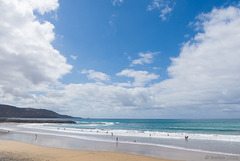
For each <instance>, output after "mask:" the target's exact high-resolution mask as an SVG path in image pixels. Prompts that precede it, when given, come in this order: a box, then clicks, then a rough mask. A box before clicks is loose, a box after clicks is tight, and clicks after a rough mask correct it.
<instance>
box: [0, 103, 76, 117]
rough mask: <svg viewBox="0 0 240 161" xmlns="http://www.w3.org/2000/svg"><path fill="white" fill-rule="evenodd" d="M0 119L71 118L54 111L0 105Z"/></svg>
mask: <svg viewBox="0 0 240 161" xmlns="http://www.w3.org/2000/svg"><path fill="white" fill-rule="evenodd" d="M0 117H5V118H13V117H15V118H72V117H71V116H67V115H60V114H58V113H56V112H54V111H51V110H46V109H35V108H18V107H15V106H10V105H3V104H0Z"/></svg>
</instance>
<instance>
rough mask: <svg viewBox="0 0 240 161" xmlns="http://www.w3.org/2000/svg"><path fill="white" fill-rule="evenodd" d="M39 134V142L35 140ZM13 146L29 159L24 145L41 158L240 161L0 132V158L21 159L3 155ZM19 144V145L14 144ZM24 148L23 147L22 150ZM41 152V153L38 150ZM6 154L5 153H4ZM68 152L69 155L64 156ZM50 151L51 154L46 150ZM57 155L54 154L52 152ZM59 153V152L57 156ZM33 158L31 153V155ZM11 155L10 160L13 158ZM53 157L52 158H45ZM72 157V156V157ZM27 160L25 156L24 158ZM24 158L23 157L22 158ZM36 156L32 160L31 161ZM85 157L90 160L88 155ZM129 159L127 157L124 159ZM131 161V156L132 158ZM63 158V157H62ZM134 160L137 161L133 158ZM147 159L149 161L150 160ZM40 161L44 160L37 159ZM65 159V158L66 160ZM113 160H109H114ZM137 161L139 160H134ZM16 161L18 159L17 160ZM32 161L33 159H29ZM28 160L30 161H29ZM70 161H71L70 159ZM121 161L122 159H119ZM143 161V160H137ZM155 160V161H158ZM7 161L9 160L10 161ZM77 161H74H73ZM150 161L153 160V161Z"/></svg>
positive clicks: (185, 152)
mask: <svg viewBox="0 0 240 161" xmlns="http://www.w3.org/2000/svg"><path fill="white" fill-rule="evenodd" d="M36 134H37V138H36ZM10 143H11V144H12V148H13V149H15V150H13V151H17V150H16V149H18V150H23V151H21V154H27V156H28V153H29V151H28V149H23V148H21V146H22V144H21V143H23V144H24V145H29V146H30V147H29V146H27V147H28V148H29V149H32V148H31V145H32V146H37V147H38V148H37V149H38V150H37V151H36V152H35V153H36V155H37V156H41V155H42V154H41V153H38V152H41V151H42V150H41V148H40V147H42V148H49V151H51V149H52V150H54V149H61V150H63V152H61V153H68V152H70V151H77V152H85V153H86V154H89V153H91V154H95V153H96V154H98V155H100V153H101V155H105V156H106V155H108V153H109V154H112V153H113V154H115V153H116V154H118V155H120V154H126V155H128V154H129V155H131V156H132V155H137V156H139V157H140V158H141V157H143V158H145V159H144V160H147V161H148V159H149V158H154V159H157V160H159V161H161V160H164V159H165V160H186V161H204V160H205V161H207V160H219V159H221V160H223V161H227V160H234V161H235V160H240V157H239V156H234V155H224V154H214V153H205V152H194V151H187V150H179V149H174V148H166V147H156V146H147V145H141V144H139V145H138V144H127V143H121V142H119V143H118V144H116V143H115V142H103V141H94V140H86V139H80V138H74V137H68V136H56V135H50V134H42V133H27V132H23V131H22V132H19V131H10V132H8V131H4V130H3V131H2V132H0V145H1V146H0V147H1V148H2V149H1V148H0V154H1V156H5V155H6V154H11V155H12V156H18V155H19V153H20V152H19V153H16V154H15V153H11V152H13V151H11V149H9V150H10V151H5V152H7V153H5V154H3V153H2V152H4V145H5V146H9V145H10ZM15 143H17V144H15ZM20 144H21V146H20ZM39 148H40V149H39ZM5 150H6V149H5ZM64 150H66V152H64ZM47 151H48V150H47ZM77 152H75V153H74V154H73V153H71V154H72V155H74V156H78V154H77ZM53 153H54V151H53ZM55 153H56V152H55ZM58 153H60V152H58ZM30 154H32V153H30ZM11 155H10V156H11ZM46 155H49V156H51V155H52V154H46ZM69 155H70V154H69ZM98 155H96V158H97V159H99V157H98ZM24 156H25V155H24ZM21 157H23V156H21ZM31 157H34V156H29V158H31ZM51 157H52V160H54V159H55V160H56V159H57V160H58V158H54V157H56V156H54V155H52V156H51ZM86 157H89V156H87V155H86ZM125 157H127V156H125ZM129 157H130V156H129ZM63 158H64V156H63ZM113 158H114V159H115V158H117V156H114V157H113ZM130 158H131V159H133V160H134V158H132V157H130ZM147 158H148V159H147ZM37 159H44V158H35V159H34V161H35V160H37ZM65 159H66V158H65ZM114 159H110V160H114ZM135 159H136V158H135ZM14 160H15V159H14ZM29 160H31V159H29ZM29 160H28V161H29ZM45 160H51V159H49V158H48V159H45ZM59 160H60V159H59ZM68 160H69V159H68ZM86 160H87V159H86ZM118 160H121V157H120V159H118ZM127 160H129V159H127ZM137 160H140V159H137ZM157 160H156V161H157ZM7 161H8V160H7ZM19 161H25V160H19ZM73 161H74V160H73ZM150 161H151V160H150Z"/></svg>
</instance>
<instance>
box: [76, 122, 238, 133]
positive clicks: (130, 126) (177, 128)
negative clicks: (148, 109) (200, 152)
mask: <svg viewBox="0 0 240 161" xmlns="http://www.w3.org/2000/svg"><path fill="white" fill-rule="evenodd" d="M76 121H77V123H78V124H77V125H76V126H75V127H76V128H82V129H115V130H116V129H121V130H138V131H159V132H173V133H178V132H181V133H200V134H223V135H226V134H231V135H240V120H159V119H158V120H157V119H153V120H150V119H86V120H85V119H84V120H76Z"/></svg>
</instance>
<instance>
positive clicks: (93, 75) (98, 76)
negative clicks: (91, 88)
mask: <svg viewBox="0 0 240 161" xmlns="http://www.w3.org/2000/svg"><path fill="white" fill-rule="evenodd" d="M81 73H82V74H88V75H87V77H88V79H93V80H95V81H110V76H109V75H107V74H105V73H102V72H96V71H94V70H82V72H81Z"/></svg>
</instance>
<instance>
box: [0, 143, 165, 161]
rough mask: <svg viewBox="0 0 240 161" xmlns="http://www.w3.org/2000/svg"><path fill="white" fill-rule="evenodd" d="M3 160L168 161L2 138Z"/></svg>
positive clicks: (0, 152)
mask: <svg viewBox="0 0 240 161" xmlns="http://www.w3.org/2000/svg"><path fill="white" fill-rule="evenodd" d="M0 160H1V161H66V160H67V161H79V160H84V161H126V160H128V161H167V160H163V159H159V158H152V157H146V156H141V155H134V154H125V153H115V152H96V151H80V150H66V149H58V148H49V147H43V146H38V145H32V144H27V143H20V142H16V141H8V140H0Z"/></svg>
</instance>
